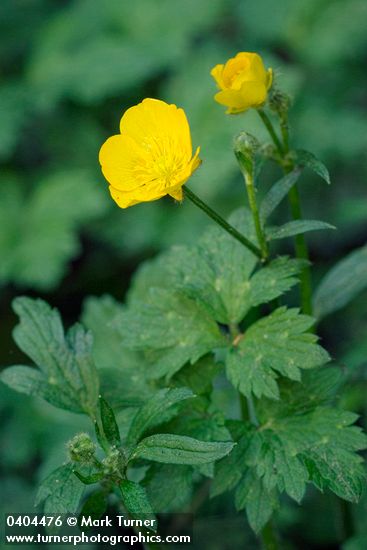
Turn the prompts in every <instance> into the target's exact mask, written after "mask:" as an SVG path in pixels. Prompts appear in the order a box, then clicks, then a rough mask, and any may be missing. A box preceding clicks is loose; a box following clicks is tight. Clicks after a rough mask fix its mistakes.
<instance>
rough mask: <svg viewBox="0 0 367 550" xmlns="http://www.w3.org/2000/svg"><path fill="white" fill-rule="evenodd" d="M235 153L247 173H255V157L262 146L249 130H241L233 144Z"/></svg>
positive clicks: (242, 168)
mask: <svg viewBox="0 0 367 550" xmlns="http://www.w3.org/2000/svg"><path fill="white" fill-rule="evenodd" d="M233 148H234V153H235V155H236V157H237V160H238V162H239V164H240V166H241V170H242V171H243V172H244V173H245V174H250V175H252V174H253V170H254V157H255V154H256V152H257V151H258V150H259V148H260V143H259V142H258V140H257V139H256V138H255V137H254V136H253V135H251V134H249V133H248V132H240V133H239V134H238V135H237V136H236V138H235V140H234V144H233Z"/></svg>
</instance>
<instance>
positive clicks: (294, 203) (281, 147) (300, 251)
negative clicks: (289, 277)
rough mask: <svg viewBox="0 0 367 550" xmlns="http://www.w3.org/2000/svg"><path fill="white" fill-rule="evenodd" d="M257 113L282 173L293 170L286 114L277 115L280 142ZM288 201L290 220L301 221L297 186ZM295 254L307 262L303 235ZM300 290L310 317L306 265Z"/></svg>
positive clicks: (261, 113)
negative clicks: (268, 136)
mask: <svg viewBox="0 0 367 550" xmlns="http://www.w3.org/2000/svg"><path fill="white" fill-rule="evenodd" d="M257 112H258V114H259V116H260V118H261V120H262V122H263V123H264V125H265V127H266V129H267V130H268V132H269V134H270V136H271V138H272V140H273V143H274V145H275V147H276V148H277V150H278V153H279V156H280V162H279V164H280V165H281V167H282V169H283V171H284V173H289V172H291V171H292V170H293V169H294V168H295V165H294V162H293V161H291V160H290V159H288V158H287V155H288V153H289V131H288V119H287V115H286V113H284V112H283V113H282V114H279V113H278V114H279V118H280V126H281V132H282V142H281V141H280V139H279V137H278V135H277V133H276V131H275V129H274V126H273V124H272V122H271V120H270V119H269V117H268V115H267V114H266V113H265V112H264V111H263V110H262V109H257ZM288 200H289V205H290V209H291V214H292V218H293V219H294V220H300V219H302V209H301V201H300V196H299V191H298V188H297V185H294V186H293V187H292V189H291V190H290V192H289V193H288ZM295 252H296V257H297V258H298V259H301V260H307V261H308V260H309V253H308V247H307V243H306V239H305V237H304V235H296V236H295ZM300 290H301V306H302V311H303V313H305V314H307V315H312V283H311V270H310V267H309V266H308V265H306V266H305V267H304V268H303V270H302V272H301V274H300Z"/></svg>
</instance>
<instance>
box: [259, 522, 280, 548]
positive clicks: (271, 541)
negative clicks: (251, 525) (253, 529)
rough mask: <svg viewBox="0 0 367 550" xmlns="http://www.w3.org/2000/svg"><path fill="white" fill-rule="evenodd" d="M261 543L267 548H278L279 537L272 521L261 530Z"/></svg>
mask: <svg viewBox="0 0 367 550" xmlns="http://www.w3.org/2000/svg"><path fill="white" fill-rule="evenodd" d="M261 543H262V547H263V548H264V549H265V550H278V538H277V536H276V534H275V531H274V527H273V524H272V522H271V521H269V522H268V523H267V524H266V525H265V527H264V528H263V529H262V531H261Z"/></svg>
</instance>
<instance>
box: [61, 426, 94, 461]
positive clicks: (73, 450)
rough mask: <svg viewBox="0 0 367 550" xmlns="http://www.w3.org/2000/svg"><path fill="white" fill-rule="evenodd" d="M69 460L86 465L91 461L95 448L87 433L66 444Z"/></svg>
mask: <svg viewBox="0 0 367 550" xmlns="http://www.w3.org/2000/svg"><path fill="white" fill-rule="evenodd" d="M67 446H68V450H69V454H70V458H71V460H73V461H74V462H82V463H84V464H88V463H90V462H92V461H93V458H94V453H95V452H96V446H95V444H94V443H93V441H92V440H91V438H90V436H89V435H88V434H87V433H80V434H78V435H76V436H75V437H73V439H72V440H71V441H69V442H68V445H67Z"/></svg>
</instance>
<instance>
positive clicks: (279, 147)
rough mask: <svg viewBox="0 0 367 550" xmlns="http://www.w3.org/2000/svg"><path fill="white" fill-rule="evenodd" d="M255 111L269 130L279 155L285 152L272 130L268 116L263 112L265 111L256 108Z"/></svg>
mask: <svg viewBox="0 0 367 550" xmlns="http://www.w3.org/2000/svg"><path fill="white" fill-rule="evenodd" d="M257 112H258V113H259V116H260V118H261V120H262V122H263V124H264V126H265V127H266V129H267V131H268V132H269V134H270V137H271V139H272V140H273V143H274V145H275V147H276V148H277V149H278V152H279V154H280V155H281V156H283V155H284V153H285V151H284V149H283V145H282V143H281V141H280V139H279V137H278V134H277V133H276V131H275V130H274V126H273V124H272V122H271V120H270V118H269V117H268V115H267V114H266V113H265V111H263V110H262V109H257Z"/></svg>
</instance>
